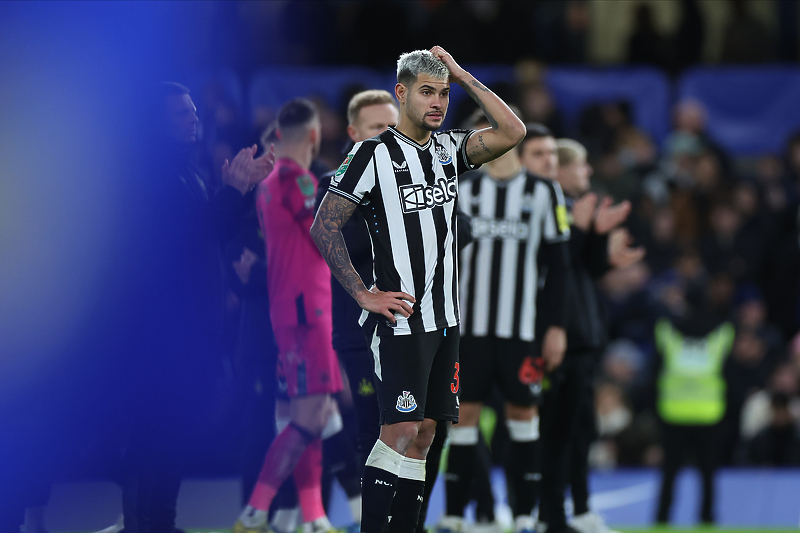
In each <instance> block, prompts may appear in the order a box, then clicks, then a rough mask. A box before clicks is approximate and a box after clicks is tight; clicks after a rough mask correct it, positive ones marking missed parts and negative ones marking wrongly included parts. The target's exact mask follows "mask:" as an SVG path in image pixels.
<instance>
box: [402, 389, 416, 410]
mask: <svg viewBox="0 0 800 533" xmlns="http://www.w3.org/2000/svg"><path fill="white" fill-rule="evenodd" d="M416 408H417V400H415V399H414V395H413V394H411V393H410V392H408V391H407V390H404V391H403V394H401V395H400V396H398V397H397V410H398V411H400V412H401V413H410V412H411V411H413V410H414V409H416Z"/></svg>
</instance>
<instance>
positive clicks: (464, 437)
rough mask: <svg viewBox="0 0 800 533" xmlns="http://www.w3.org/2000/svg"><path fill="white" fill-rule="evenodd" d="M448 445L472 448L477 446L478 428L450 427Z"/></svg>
mask: <svg viewBox="0 0 800 533" xmlns="http://www.w3.org/2000/svg"><path fill="white" fill-rule="evenodd" d="M449 437H450V444H451V445H453V444H455V445H456V446H472V445H475V444H478V426H451V427H450V434H449Z"/></svg>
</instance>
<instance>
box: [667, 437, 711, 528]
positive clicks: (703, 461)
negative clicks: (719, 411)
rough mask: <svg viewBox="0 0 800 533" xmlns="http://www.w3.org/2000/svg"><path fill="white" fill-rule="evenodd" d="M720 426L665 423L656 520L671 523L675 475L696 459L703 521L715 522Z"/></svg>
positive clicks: (701, 518)
mask: <svg viewBox="0 0 800 533" xmlns="http://www.w3.org/2000/svg"><path fill="white" fill-rule="evenodd" d="M719 434H720V432H719V425H718V424H715V425H711V426H688V425H675V424H668V423H666V422H664V423H663V426H662V443H663V446H664V463H663V464H662V467H661V475H662V477H661V494H660V495H659V498H658V514H657V515H656V521H657V522H660V523H667V522H669V514H670V508H671V507H672V493H673V489H674V484H675V476H676V475H677V474H678V471H679V470H680V469H681V467H682V466H683V465H684V464H686V462H687V460H689V459H691V458H692V456H694V459H695V461H696V464H697V467H698V468H699V469H700V474H701V477H702V483H703V496H702V501H701V506H700V520H701V521H702V522H705V523H708V524H711V523H713V522H714V473H715V472H716V470H717V465H718V461H717V456H718V453H719Z"/></svg>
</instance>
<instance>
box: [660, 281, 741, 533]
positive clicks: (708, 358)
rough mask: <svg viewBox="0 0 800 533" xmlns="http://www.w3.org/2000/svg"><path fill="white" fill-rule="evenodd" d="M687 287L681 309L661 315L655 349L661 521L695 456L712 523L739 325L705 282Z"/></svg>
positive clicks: (705, 512) (704, 515)
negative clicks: (723, 315) (727, 372)
mask: <svg viewBox="0 0 800 533" xmlns="http://www.w3.org/2000/svg"><path fill="white" fill-rule="evenodd" d="M684 290H685V291H686V293H685V297H684V302H685V304H684V306H683V309H682V311H681V312H680V313H679V314H677V315H673V316H672V317H671V318H666V317H665V318H662V319H661V320H659V321H658V322H657V323H656V330H655V341H656V348H657V350H658V353H659V355H660V356H661V358H662V359H661V371H660V373H659V377H658V382H657V389H658V399H657V406H658V413H659V416H660V417H661V420H662V442H663V446H664V463H663V465H662V480H661V494H660V496H659V504H658V512H657V515H656V521H658V522H659V523H667V522H669V519H670V508H671V506H672V492H673V484H674V481H675V475H676V474H677V472H678V470H679V468H680V467H681V466H682V465H683V464H684V463H685V461H686V460H687V456H689V455H691V456H692V457H693V458H694V459H695V460H696V461H697V465H698V467H699V469H700V472H701V474H702V480H703V493H702V494H703V496H702V503H701V507H700V520H701V521H702V522H703V523H707V524H713V523H714V520H715V518H714V483H715V480H714V473H715V471H716V469H717V466H718V454H719V444H720V442H721V439H720V437H721V435H720V422H721V421H722V419H723V416H724V415H725V409H726V403H727V393H728V390H727V384H726V379H725V376H724V373H723V370H724V367H725V363H726V360H727V358H728V355H729V354H730V352H731V349H732V348H733V343H734V337H735V330H734V327H733V324H731V323H730V322H723V321H721V320H720V318H719V317H717V316H716V315H715V313H714V312H713V311H712V310H711V309H710V308H709V305H708V300H707V298H706V290H705V289H704V288H703V287H697V286H694V287H692V286H689V287H687V288H685V289H684Z"/></svg>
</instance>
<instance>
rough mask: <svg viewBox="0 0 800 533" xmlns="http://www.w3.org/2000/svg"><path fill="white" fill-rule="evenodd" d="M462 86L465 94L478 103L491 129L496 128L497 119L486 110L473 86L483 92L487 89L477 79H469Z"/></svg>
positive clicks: (486, 91)
mask: <svg viewBox="0 0 800 533" xmlns="http://www.w3.org/2000/svg"><path fill="white" fill-rule="evenodd" d="M463 87H464V90H465V91H467V94H469V96H470V98H472V99H473V100H475V101H476V102H477V103H478V105H479V106H480V108H481V111H483V114H484V115H486V119H487V120H488V121H489V124H490V125H491V126H492V129H493V130H496V129H497V127H498V124H497V119H495V118H494V117H493V116H492V114H491V113H489V112H488V111H486V106H485V105H483V102H482V101H481V97H480V96H478V93H476V92H475V90H474V89H473V87H475V88H477V89H478V90H479V91H481V92H484V93H488V92H489V89H487V88H486V87H484V86H483V84H482V83H481V82H479V81H478V80H470V82H469V83H468V84H466V85H464V86H463Z"/></svg>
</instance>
